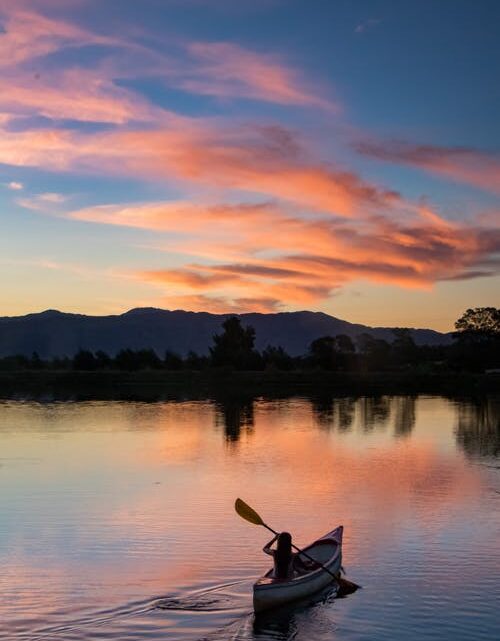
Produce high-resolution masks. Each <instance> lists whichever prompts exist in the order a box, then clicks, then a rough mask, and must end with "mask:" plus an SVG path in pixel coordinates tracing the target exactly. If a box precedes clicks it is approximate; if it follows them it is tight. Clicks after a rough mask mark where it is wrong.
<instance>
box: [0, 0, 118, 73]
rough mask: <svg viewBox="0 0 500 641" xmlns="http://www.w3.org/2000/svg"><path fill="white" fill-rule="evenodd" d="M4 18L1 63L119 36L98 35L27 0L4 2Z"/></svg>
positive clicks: (1, 12)
mask: <svg viewBox="0 0 500 641" xmlns="http://www.w3.org/2000/svg"><path fill="white" fill-rule="evenodd" d="M0 19H1V20H2V26H3V33H0V67H1V66H6V67H12V66H13V65H16V64H19V63H22V62H25V61H27V60H31V59H33V58H39V57H42V56H47V55H48V54H51V53H54V52H55V51H58V50H59V49H61V48H64V47H70V46H82V45H83V44H105V45H106V44H108V45H109V44H111V43H113V42H115V43H116V40H113V39H111V38H106V37H104V36H98V35H96V34H94V33H92V32H90V31H87V30H86V29H83V28H81V27H78V26H76V25H74V24H72V23H70V22H66V21H64V20H60V19H53V18H48V17H46V16H44V15H42V14H41V13H38V12H35V11H32V10H30V9H29V8H25V7H23V3H20V4H18V3H16V2H9V3H3V5H2V6H1V7H0Z"/></svg>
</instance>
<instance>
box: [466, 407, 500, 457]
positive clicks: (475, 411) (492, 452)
mask: <svg viewBox="0 0 500 641" xmlns="http://www.w3.org/2000/svg"><path fill="white" fill-rule="evenodd" d="M456 437H457V443H458V444H459V445H460V446H461V447H462V448H463V449H464V451H465V453H466V454H467V455H468V456H498V455H499V453H500V398H494V397H490V398H481V399H477V400H472V401H471V400H466V401H462V400H461V401H458V402H457V427H456Z"/></svg>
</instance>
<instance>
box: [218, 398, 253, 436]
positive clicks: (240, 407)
mask: <svg viewBox="0 0 500 641" xmlns="http://www.w3.org/2000/svg"><path fill="white" fill-rule="evenodd" d="M215 424H216V426H217V427H219V426H222V427H223V428H224V435H225V437H226V441H229V442H231V443H236V442H238V440H239V439H240V436H241V431H242V430H245V431H246V432H251V431H252V430H253V427H254V398H253V397H251V396H249V397H240V396H237V397H235V396H227V397H220V398H218V399H216V401H215Z"/></svg>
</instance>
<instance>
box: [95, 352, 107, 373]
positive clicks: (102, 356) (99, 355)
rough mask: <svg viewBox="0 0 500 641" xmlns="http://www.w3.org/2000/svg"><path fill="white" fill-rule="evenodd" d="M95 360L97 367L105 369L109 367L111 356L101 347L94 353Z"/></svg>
mask: <svg viewBox="0 0 500 641" xmlns="http://www.w3.org/2000/svg"><path fill="white" fill-rule="evenodd" d="M95 361H96V367H97V369H107V368H109V367H111V357H110V356H109V354H107V353H106V352H104V351H103V350H102V349H98V350H97V352H96V353H95Z"/></svg>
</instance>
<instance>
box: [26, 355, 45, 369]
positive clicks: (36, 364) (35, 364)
mask: <svg viewBox="0 0 500 641" xmlns="http://www.w3.org/2000/svg"><path fill="white" fill-rule="evenodd" d="M29 367H30V368H31V369H44V367H45V363H44V362H43V361H42V359H41V358H40V356H39V354H38V352H33V353H32V354H31V359H30V362H29Z"/></svg>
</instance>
